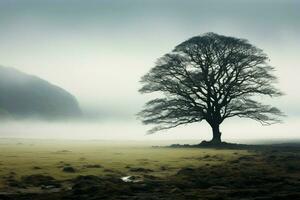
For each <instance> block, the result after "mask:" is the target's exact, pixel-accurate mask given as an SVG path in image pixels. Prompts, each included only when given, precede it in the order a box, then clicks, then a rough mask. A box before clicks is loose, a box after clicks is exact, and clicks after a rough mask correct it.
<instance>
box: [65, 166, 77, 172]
mask: <svg viewBox="0 0 300 200" xmlns="http://www.w3.org/2000/svg"><path fill="white" fill-rule="evenodd" d="M63 171H64V172H68V173H75V172H76V170H75V168H74V167H71V166H65V167H64V168H63Z"/></svg>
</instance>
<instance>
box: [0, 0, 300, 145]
mask: <svg viewBox="0 0 300 200" xmlns="http://www.w3.org/2000/svg"><path fill="white" fill-rule="evenodd" d="M299 6H300V2H299V1H296V0H294V1H293V0H286V1H283V0H282V1H281V0H278V1H271V0H266V1H258V0H257V1H237V0H231V1H221V0H220V1H216V0H214V1H208V0H207V1H196V0H195V1H194V0H190V1H177V0H175V1H170V0H165V1H156V0H154V1H153V0H152V1H146V0H145V1H137V0H124V1H111V0H103V1H101V0H99V1H89V2H85V1H77V0H68V1H53V0H51V1H50V0H45V1H37V0H28V1H22V2H21V1H9V0H3V1H0V27H1V35H0V44H1V45H0V65H3V66H9V67H14V68H16V69H18V70H20V71H23V72H25V73H29V74H33V75H36V76H38V77H40V78H42V79H45V80H47V81H49V82H51V83H53V84H55V85H58V86H60V87H62V88H64V89H65V90H67V91H69V92H70V93H72V94H73V95H74V96H75V97H76V98H77V100H78V102H79V104H80V107H81V109H82V111H83V113H84V117H83V118H82V119H81V120H69V121H67V120H62V121H51V122H47V121H42V120H31V119H24V120H11V121H2V122H1V126H0V137H21V138H26V137H29V138H59V139H66V138H68V139H108V140H115V139H121V140H168V139H176V140H177V139H197V140H198V139H199V140H202V139H209V138H210V137H211V130H210V127H208V125H207V124H206V123H205V122H203V123H202V122H201V123H198V124H193V125H187V126H182V127H179V128H176V129H174V130H169V131H165V132H161V133H157V134H155V135H146V131H147V130H148V129H150V127H148V126H144V125H142V124H141V123H140V121H139V120H138V119H136V116H135V115H136V113H137V112H139V111H140V110H141V109H142V106H143V104H144V103H145V102H146V101H147V100H148V99H150V96H147V95H141V94H139V93H138V89H139V88H140V83H139V80H140V78H141V76H142V75H144V74H145V73H146V72H147V71H148V70H149V69H150V68H151V67H153V66H154V63H155V61H156V59H158V58H159V57H161V56H162V55H163V54H165V53H167V52H170V51H171V50H172V49H173V48H174V47H175V46H176V45H177V44H179V43H180V42H182V41H184V40H186V39H188V38H190V37H192V36H195V35H199V34H203V33H206V32H216V33H219V34H224V35H230V36H235V37H240V38H246V39H248V40H249V41H250V43H252V44H255V45H256V46H257V47H259V48H262V49H263V50H264V51H265V53H267V54H268V56H269V58H270V63H271V65H273V66H275V68H276V75H277V76H278V78H279V83H278V87H279V88H280V89H281V90H282V91H283V92H284V93H285V96H283V97H280V98H278V99H266V100H264V101H267V102H269V103H271V104H273V105H275V106H277V107H279V108H280V109H281V110H282V111H283V112H284V113H285V114H286V115H287V117H285V118H284V119H283V121H284V123H282V124H276V125H272V126H261V125H260V124H259V123H257V122H254V121H251V120H247V119H243V120H241V119H231V120H229V121H225V122H224V124H222V126H221V131H222V133H223V137H224V139H225V140H226V139H228V140H233V139H235V140H236V139H257V138H258V139H266V138H268V139H276V138H299V124H300V108H299V106H298V102H299V101H300V94H299V92H298V91H299V89H298V84H297V81H298V76H299V74H300V69H299V64H300V59H299V55H298V54H299V51H300V38H299V33H300V23H299V19H300V12H299V11H298V10H299Z"/></svg>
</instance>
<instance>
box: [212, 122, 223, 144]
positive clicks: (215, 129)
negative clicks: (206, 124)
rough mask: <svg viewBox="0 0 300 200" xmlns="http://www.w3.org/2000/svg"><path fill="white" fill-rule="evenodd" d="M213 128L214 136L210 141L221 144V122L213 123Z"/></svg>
mask: <svg viewBox="0 0 300 200" xmlns="http://www.w3.org/2000/svg"><path fill="white" fill-rule="evenodd" d="M211 128H212V132H213V138H212V140H211V141H210V142H211V143H214V144H220V143H221V132H220V124H212V125H211Z"/></svg>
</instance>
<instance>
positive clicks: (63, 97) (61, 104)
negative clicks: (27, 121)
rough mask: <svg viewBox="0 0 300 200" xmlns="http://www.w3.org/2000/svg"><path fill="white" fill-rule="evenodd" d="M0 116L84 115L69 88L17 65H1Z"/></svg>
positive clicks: (62, 116)
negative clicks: (67, 89)
mask: <svg viewBox="0 0 300 200" xmlns="http://www.w3.org/2000/svg"><path fill="white" fill-rule="evenodd" d="M0 116H1V117H13V118H27V117H34V118H44V119H59V118H73V117H79V116H81V110H80V108H79V106H78V103H77V100H76V98H75V97H74V96H73V95H71V94H70V93H69V92H67V91H66V90H64V89H62V88H60V87H58V86H55V85H52V84H51V83H49V82H47V81H45V80H42V79H40V78H38V77H36V76H31V75H28V74H25V73H23V72H20V71H18V70H16V69H14V68H8V67H1V66H0Z"/></svg>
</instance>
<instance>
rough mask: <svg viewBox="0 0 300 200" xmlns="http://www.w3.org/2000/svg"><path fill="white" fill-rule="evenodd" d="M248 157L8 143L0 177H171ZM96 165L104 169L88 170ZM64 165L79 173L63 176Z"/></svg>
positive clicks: (88, 144)
mask: <svg viewBox="0 0 300 200" xmlns="http://www.w3.org/2000/svg"><path fill="white" fill-rule="evenodd" d="M245 154H249V153H248V152H247V151H245V150H213V149H196V148H188V149H184V148H178V149H176V148H175V149H174V148H153V147H151V146H149V145H146V144H145V143H135V144H134V143H119V144H118V143H108V142H93V141H56V142H55V141H41V140H24V141H15V140H7V141H5V142H3V141H2V142H1V143H0V177H7V176H9V174H10V173H11V172H13V173H15V174H16V175H15V178H16V179H19V178H20V177H22V176H26V175H32V174H43V175H50V176H52V177H54V178H55V179H58V180H64V179H70V178H74V177H76V176H78V175H106V174H110V173H114V174H116V173H117V174H118V173H119V174H120V176H122V175H131V174H136V173H138V172H131V171H130V168H146V169H151V170H153V172H150V173H149V174H150V175H155V176H168V175H172V174H175V173H176V172H177V171H178V170H179V169H181V168H183V167H200V166H203V165H220V164H222V163H223V162H225V161H228V160H234V159H236V158H237V157H239V156H241V155H245ZM96 164H98V165H101V166H102V167H101V168H86V167H85V165H96ZM65 165H70V166H72V167H74V168H75V169H76V172H75V173H67V172H63V171H62V166H65ZM34 167H39V168H40V169H34ZM1 180H3V179H0V181H1Z"/></svg>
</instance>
